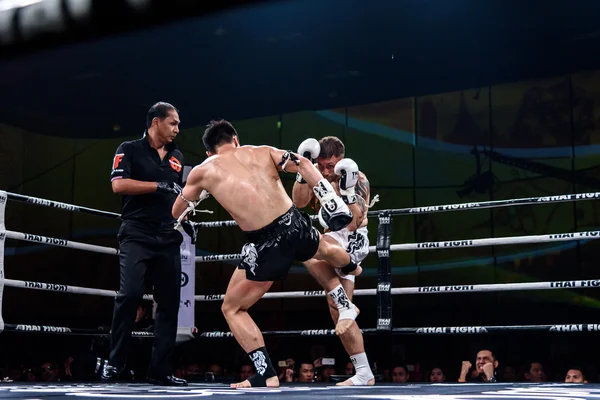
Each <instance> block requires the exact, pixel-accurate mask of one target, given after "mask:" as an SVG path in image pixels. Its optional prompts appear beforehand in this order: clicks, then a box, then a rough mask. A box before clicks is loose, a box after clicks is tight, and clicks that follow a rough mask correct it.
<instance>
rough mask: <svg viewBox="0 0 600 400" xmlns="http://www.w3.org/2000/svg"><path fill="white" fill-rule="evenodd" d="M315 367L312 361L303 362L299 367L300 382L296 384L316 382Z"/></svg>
mask: <svg viewBox="0 0 600 400" xmlns="http://www.w3.org/2000/svg"><path fill="white" fill-rule="evenodd" d="M314 381H315V367H314V364H313V363H312V362H311V361H302V362H300V363H299V365H298V380H297V381H296V382H304V383H306V382H314Z"/></svg>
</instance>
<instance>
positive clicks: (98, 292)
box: [4, 279, 600, 302]
mask: <svg viewBox="0 0 600 400" xmlns="http://www.w3.org/2000/svg"><path fill="white" fill-rule="evenodd" d="M4 281H5V286H8V287H14V288H20V289H33V290H46V291H51V292H59V293H76V294H87V295H95V296H105V297H115V296H116V294H117V291H115V290H106V289H94V288H86V287H80V286H69V285H63V284H56V283H45V282H33V281H20V280H14V279H5V280H4ZM594 288H600V279H586V280H574V281H548V282H525V283H494V284H480V285H443V286H415V287H403V288H390V286H385V285H380V287H379V288H378V289H379V290H381V291H384V290H390V292H391V294H392V295H404V294H440V293H476V292H479V293H481V292H505V291H520V290H557V289H594ZM377 291H378V290H377V289H357V290H355V291H354V295H355V296H375V295H376V294H377ZM323 296H325V291H323V290H305V291H294V292H269V293H265V294H264V296H263V297H262V299H296V298H305V297H323ZM224 297H225V295H224V294H205V295H196V296H194V299H195V300H196V301H200V302H206V301H221V300H223V298H224ZM143 299H144V300H152V299H153V296H152V295H151V294H144V296H143Z"/></svg>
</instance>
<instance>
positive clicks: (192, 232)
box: [181, 219, 198, 244]
mask: <svg viewBox="0 0 600 400" xmlns="http://www.w3.org/2000/svg"><path fill="white" fill-rule="evenodd" d="M181 227H182V228H183V230H184V231H185V233H187V235H188V236H189V237H190V238H191V242H192V244H196V239H197V238H198V231H196V227H195V226H194V224H193V223H192V221H189V220H187V219H184V220H183V221H181Z"/></svg>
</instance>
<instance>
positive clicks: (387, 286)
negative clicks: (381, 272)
mask: <svg viewBox="0 0 600 400" xmlns="http://www.w3.org/2000/svg"><path fill="white" fill-rule="evenodd" d="M391 287H392V285H391V284H389V283H380V284H379V285H377V291H378V292H389V291H390V288H391Z"/></svg>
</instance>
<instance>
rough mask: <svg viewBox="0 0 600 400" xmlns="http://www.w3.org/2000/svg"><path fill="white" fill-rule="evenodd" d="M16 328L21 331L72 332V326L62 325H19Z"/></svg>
mask: <svg viewBox="0 0 600 400" xmlns="http://www.w3.org/2000/svg"><path fill="white" fill-rule="evenodd" d="M15 330H17V331H20V332H50V333H71V329H70V328H65V327H61V326H45V325H17V327H16V328H15Z"/></svg>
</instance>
